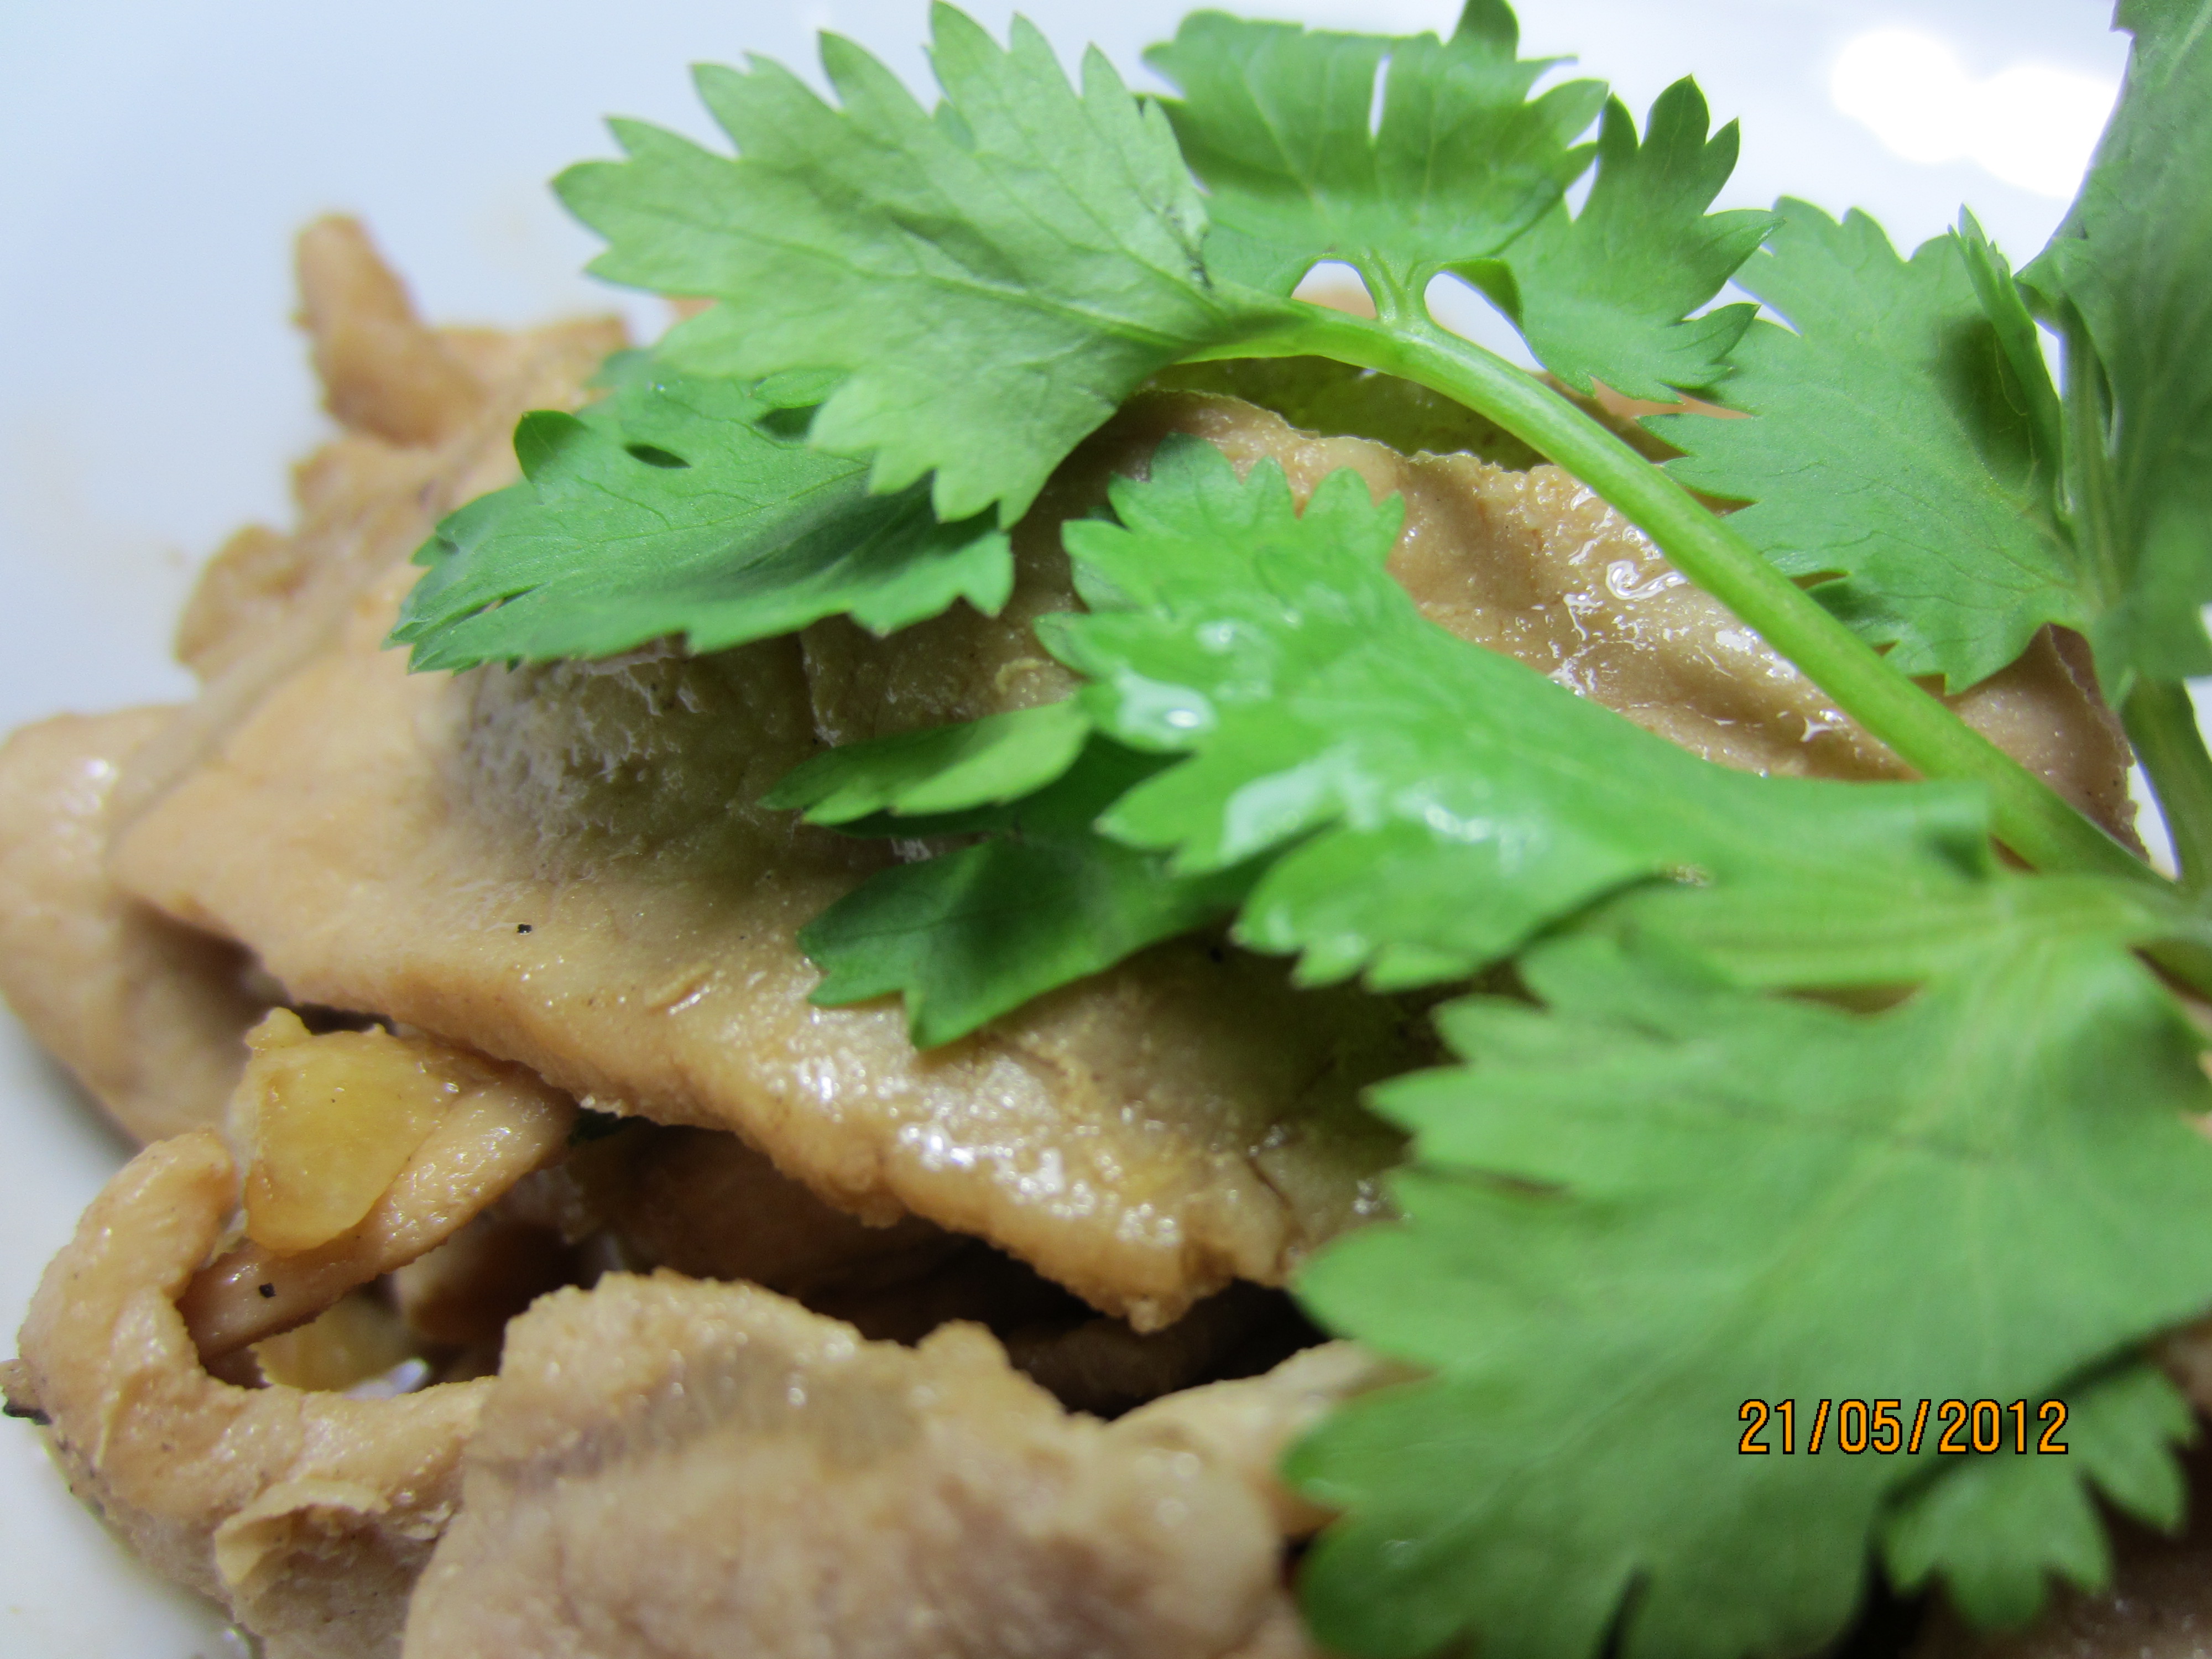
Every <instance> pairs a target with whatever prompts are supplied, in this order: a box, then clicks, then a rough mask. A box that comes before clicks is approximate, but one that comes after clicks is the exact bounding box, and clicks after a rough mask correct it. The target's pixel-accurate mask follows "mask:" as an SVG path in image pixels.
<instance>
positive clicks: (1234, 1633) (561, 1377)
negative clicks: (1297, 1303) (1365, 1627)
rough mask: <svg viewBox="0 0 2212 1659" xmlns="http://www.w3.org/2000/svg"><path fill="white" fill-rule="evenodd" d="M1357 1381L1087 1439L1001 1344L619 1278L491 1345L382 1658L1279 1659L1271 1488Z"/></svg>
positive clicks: (1318, 1380) (748, 1292) (1346, 1378)
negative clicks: (429, 1549) (487, 1386)
mask: <svg viewBox="0 0 2212 1659" xmlns="http://www.w3.org/2000/svg"><path fill="white" fill-rule="evenodd" d="M1279 1378H1280V1379H1281V1380H1279V1379H1278V1378H1265V1379H1258V1380H1255V1381H1254V1382H1251V1383H1224V1384H1220V1385H1218V1386H1217V1388H1215V1389H1207V1390H1203V1391H1200V1393H1199V1394H1196V1395H1187V1396H1178V1399H1180V1400H1182V1401H1184V1402H1185V1403H1184V1404H1183V1406H1182V1407H1181V1408H1180V1410H1179V1411H1178V1410H1173V1409H1170V1407H1168V1406H1167V1405H1163V1406H1159V1407H1152V1408H1150V1409H1149V1410H1148V1411H1146V1412H1142V1413H1135V1414H1133V1415H1132V1416H1130V1417H1128V1418H1126V1419H1123V1420H1122V1421H1121V1422H1120V1423H1117V1424H1115V1425H1111V1426H1109V1425H1103V1424H1099V1423H1097V1422H1094V1421H1092V1420H1091V1419H1086V1418H1081V1417H1069V1416H1067V1415H1066V1414H1065V1413H1063V1412H1062V1411H1061V1410H1060V1407H1058V1406H1057V1405H1056V1404H1054V1402H1053V1401H1052V1400H1051V1398H1050V1397H1049V1396H1048V1395H1046V1394H1045V1393H1044V1392H1043V1391H1042V1389H1038V1388H1037V1387H1036V1386H1035V1385H1034V1384H1032V1383H1029V1382H1027V1381H1026V1380H1024V1378H1023V1377H1021V1376H1019V1375H1018V1373H1016V1372H1015V1371H1013V1370H1012V1369H1011V1368H1010V1367H1009V1366H1008V1365H1007V1364H1006V1358H1005V1356H1004V1354H1003V1353H1002V1352H1000V1349H999V1346H998V1345H997V1344H996V1343H995V1342H994V1341H993V1340H991V1339H990V1337H988V1336H987V1335H986V1334H984V1333H982V1332H981V1331H979V1330H976V1329H975V1328H972V1327H968V1326H958V1325H956V1326H950V1327H947V1328H945V1329H943V1330H941V1331H939V1332H938V1333H937V1334H935V1335H933V1336H932V1337H930V1338H929V1339H928V1340H927V1341H925V1342H924V1343H923V1344H922V1345H921V1347H920V1348H919V1349H904V1348H900V1347H896V1346H891V1345H890V1344H884V1343H870V1342H864V1341H862V1340H860V1339H859V1338H858V1337H857V1335H856V1334H854V1332H853V1331H852V1330H851V1329H850V1328H848V1327H846V1326H843V1325H840V1324H837V1323H836V1322H833V1321H829V1320H825V1319H822V1318H819V1317H817V1316H814V1315H811V1314H809V1313H807V1312H805V1310H803V1309H801V1308H799V1307H798V1306H797V1305H796V1304H793V1303H789V1302H787V1301H784V1300H783V1299H782V1298H781V1297H775V1296H772V1295H770V1294H769V1293H768V1292H766V1291H759V1290H757V1289H754V1288H752V1287H750V1286H746V1285H712V1284H699V1283H695V1282H692V1281H690V1280H686V1279H680V1278H678V1277H676V1276H675V1275H673V1274H669V1273H660V1274H656V1275H655V1276H653V1278H651V1279H641V1278H634V1277H629V1276H626V1275H618V1276H615V1277H611V1278H609V1279H603V1280H601V1281H600V1283H599V1285H598V1286H597V1287H596V1288H595V1289H593V1290H592V1291H589V1292H585V1291H561V1292H558V1293H556V1294H555V1295H554V1296H551V1297H547V1298H546V1299H544V1301H541V1302H539V1303H538V1304H537V1305H536V1306H535V1307H533V1308H532V1310H531V1311H530V1312H529V1313H527V1314H526V1315H525V1316H523V1317H522V1318H521V1319H520V1320H519V1321H518V1322H516V1323H515V1324H514V1325H513V1327H511V1328H510V1329H509V1331H508V1334H507V1351H506V1357H505V1359H504V1360H503V1362H502V1364H501V1372H500V1377H499V1381H498V1384H497V1387H496V1389H495V1391H494V1393H493V1395H492V1398H491V1401H490V1402H489V1406H488V1407H487V1408H486V1411H485V1413H484V1418H483V1425H482V1427H481V1429H480V1430H479V1431H478V1433H477V1437H476V1438H475V1439H474V1440H473V1441H472V1442H471V1445H470V1448H469V1451H468V1454H467V1459H466V1471H465V1475H464V1477H463V1496H462V1506H461V1512H460V1515H459V1517H458V1518H457V1519H456V1520H455V1522H454V1523H453V1527H452V1528H450V1529H449V1530H448V1531H447V1534H446V1537H445V1538H444V1540H443V1541H441V1544H440V1546H439V1548H438V1552H437V1554H436V1555H435V1558H434V1559H433V1560H432V1563H431V1565H430V1568H429V1570H428V1571H427V1572H426V1573H425V1574H424V1576H423V1578H422V1583H421V1586H420V1588H419V1589H417V1591H416V1597H415V1605H414V1609H413V1612H412V1613H411V1614H410V1619H409V1622H408V1628H407V1640H406V1648H405V1653H406V1659H477V1656H480V1655H484V1654H494V1653H502V1654H504V1653H514V1654H520V1653H527V1654H531V1655H533V1656H538V1659H585V1656H589V1659H710V1656H711V1659H720V1656H723V1655H726V1654H732V1653H743V1654H748V1655H755V1656H758V1659H801V1656H816V1655H829V1654H835V1655H836V1656H838V1659H955V1656H957V1659H999V1656H1005V1659H1016V1656H1019V1659H1051V1656H1054V1655H1066V1656H1069V1659H1117V1656H1127V1659H1201V1656H1203V1659H1230V1656H1237V1659H1261V1656H1263V1655H1264V1656H1267V1659H1290V1656H1294V1655H1302V1654H1305V1653H1307V1652H1308V1651H1309V1650H1308V1649H1307V1647H1306V1646H1305V1644H1304V1638H1303V1637H1302V1636H1301V1635H1300V1634H1299V1631H1298V1626H1297V1617H1296V1614H1295V1613H1294V1611H1293V1610H1292V1608H1291V1603H1290V1598H1289V1596H1288V1595H1287V1593H1286V1591H1285V1588H1284V1579H1283V1571H1282V1544H1283V1541H1284V1538H1285V1525H1284V1523H1283V1521H1282V1519H1281V1518H1279V1517H1280V1516H1281V1515H1282V1513H1283V1511H1284V1505H1283V1502H1282V1500H1281V1498H1279V1495H1278V1494H1276V1493H1275V1492H1273V1491H1272V1490H1271V1484H1272V1483H1271V1482H1269V1480H1267V1476H1266V1474H1265V1470H1266V1469H1267V1467H1268V1466H1269V1465H1270V1464H1271V1463H1272V1462H1273V1457H1274V1455H1276V1454H1277V1453H1279V1450H1280V1449H1281V1447H1282V1446H1283V1444H1284V1443H1285V1441H1286V1439H1287V1438H1288V1437H1289V1436H1290V1435H1291V1434H1293V1433H1295V1432H1297V1431H1298V1429H1300V1428H1301V1427H1303V1426H1304V1425H1305V1424H1306V1423H1307V1422H1310V1420H1311V1419H1312V1418H1313V1417H1314V1416H1315V1415H1317V1414H1318V1413H1319V1412H1320V1411H1322V1410H1324V1409H1326V1407H1327V1406H1328V1404H1329V1403H1331V1402H1333V1401H1335V1400H1339V1399H1341V1398H1343V1397H1345V1395H1347V1394H1349V1393H1352V1392H1355V1391H1357V1390H1358V1389H1359V1388H1361V1387H1364V1386H1368V1385H1370V1384H1371V1383H1372V1382H1373V1381H1374V1380H1375V1378H1376V1371H1375V1370H1374V1368H1372V1367H1371V1366H1370V1365H1367V1364H1363V1363H1361V1362H1358V1360H1356V1359H1348V1358H1346V1356H1344V1355H1343V1353H1342V1352H1341V1351H1339V1350H1329V1351H1324V1352H1321V1353H1319V1354H1317V1355H1316V1357H1314V1358H1305V1357H1302V1358H1300V1359H1298V1360H1296V1361H1293V1362H1291V1365H1290V1366H1286V1367H1285V1368H1284V1372H1283V1373H1281V1374H1279Z"/></svg>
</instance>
